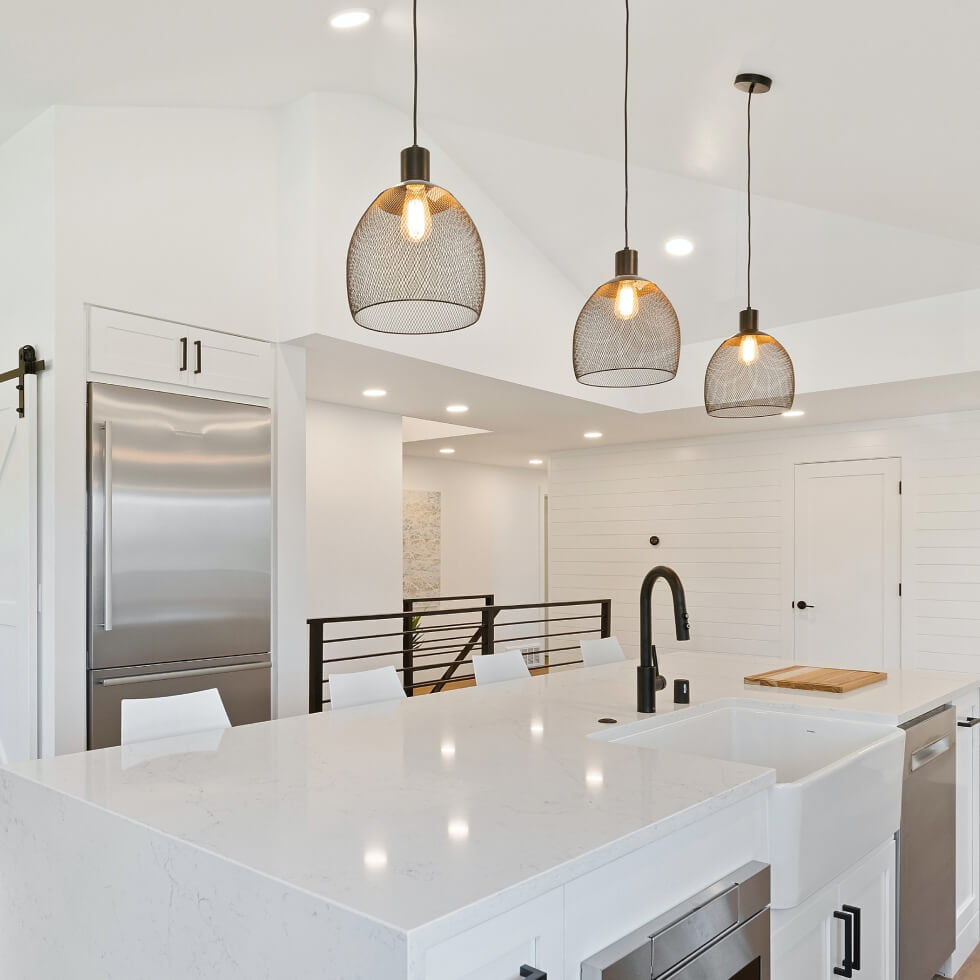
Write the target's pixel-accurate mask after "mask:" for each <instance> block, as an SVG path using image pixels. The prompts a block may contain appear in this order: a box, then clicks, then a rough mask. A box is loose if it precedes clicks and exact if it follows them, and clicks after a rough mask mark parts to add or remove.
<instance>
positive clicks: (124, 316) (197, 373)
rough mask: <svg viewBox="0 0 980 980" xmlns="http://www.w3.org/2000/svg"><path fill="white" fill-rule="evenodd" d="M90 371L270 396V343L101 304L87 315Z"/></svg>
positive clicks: (250, 394) (257, 396) (260, 396)
mask: <svg viewBox="0 0 980 980" xmlns="http://www.w3.org/2000/svg"><path fill="white" fill-rule="evenodd" d="M89 369H90V370H91V371H93V372H95V373H97V374H109V375H116V376H118V377H121V378H128V379H132V380H137V381H149V382H158V383H163V384H169V385H187V386H190V387H194V388H200V389H204V390H206V391H219V392H227V393H229V394H235V395H249V396H251V397H254V398H268V397H270V395H271V394H272V349H271V346H270V345H269V344H267V343H265V342H263V341H260V340H249V339H248V338H246V337H236V336H233V335H232V334H224V333H216V332H215V331H213V330H202V329H201V328H200V327H189V326H187V325H186V324H182V323H173V322H171V321H169V320H158V319H156V318H155V317H149V316H138V315H136V314H134V313H119V312H117V311H115V310H107V309H104V308H102V307H92V308H91V310H90V314H89Z"/></svg>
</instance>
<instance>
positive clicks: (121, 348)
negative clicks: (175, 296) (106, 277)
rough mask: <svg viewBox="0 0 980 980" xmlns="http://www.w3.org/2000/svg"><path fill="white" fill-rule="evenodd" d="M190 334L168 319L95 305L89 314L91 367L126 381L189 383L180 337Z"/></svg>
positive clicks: (93, 369)
mask: <svg viewBox="0 0 980 980" xmlns="http://www.w3.org/2000/svg"><path fill="white" fill-rule="evenodd" d="M187 331H188V328H187V327H185V326H183V325H182V324H180V323H171V322H170V321H169V320H156V319H154V318H153V317H149V316H134V315H133V314H132V313H118V312H116V311H115V310H105V309H102V308H101V307H95V306H94V307H92V309H91V310H90V311H89V368H90V369H91V370H92V371H97V372H98V373H100V374H118V375H119V376H120V377H123V378H140V379H142V380H145V381H160V382H164V383H166V384H181V383H182V382H184V383H186V382H187V372H186V368H185V369H182V368H181V363H182V347H183V345H182V344H181V337H185V336H186V335H187Z"/></svg>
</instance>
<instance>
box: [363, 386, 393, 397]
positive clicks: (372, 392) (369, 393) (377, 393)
mask: <svg viewBox="0 0 980 980" xmlns="http://www.w3.org/2000/svg"><path fill="white" fill-rule="evenodd" d="M361 394H362V395H363V396H364V397H365V398H384V396H385V395H387V394H388V392H387V391H385V390H384V388H365V389H364V391H362V392H361Z"/></svg>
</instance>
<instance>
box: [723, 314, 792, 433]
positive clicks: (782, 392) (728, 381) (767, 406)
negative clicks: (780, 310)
mask: <svg viewBox="0 0 980 980" xmlns="http://www.w3.org/2000/svg"><path fill="white" fill-rule="evenodd" d="M746 340H748V341H749V346H748V349H747V350H745V349H743V343H744V342H745V341H746ZM753 341H754V344H755V346H754V347H752V342H753ZM749 358H754V359H753V360H752V361H751V363H749V364H746V363H745V361H746V360H748V359H749ZM795 390H796V379H795V377H794V375H793V362H792V361H791V360H790V358H789V354H787V353H786V350H785V348H784V347H783V345H782V344H780V343H779V341H778V340H775V339H774V338H772V337H770V336H769V334H765V333H751V334H741V333H740V334H736V335H735V336H734V337H729V338H728V340H726V341H725V342H724V343H723V344H722V345H721V347H719V348H718V350H716V351H715V352H714V354H713V355H712V356H711V360H710V361H709V362H708V370H707V371H706V372H705V376H704V407H705V408H706V409H707V411H708V414H709V415H713V416H714V417H715V418H720V419H752V418H760V417H762V416H764V415H779V414H781V413H782V412H785V411H788V410H789V409H790V408H792V407H793V397H794V394H795Z"/></svg>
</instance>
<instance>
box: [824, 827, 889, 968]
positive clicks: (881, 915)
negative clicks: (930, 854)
mask: <svg viewBox="0 0 980 980" xmlns="http://www.w3.org/2000/svg"><path fill="white" fill-rule="evenodd" d="M838 898H839V903H838V906H837V907H838V908H843V906H845V905H847V906H849V907H853V908H857V909H860V917H861V922H860V939H861V969H860V973H859V974H857V975H858V976H861V977H866V978H868V980H892V978H893V977H894V976H895V843H894V841H889V842H888V843H887V844H885V845H883V846H882V847H880V848H878V850H876V851H875V852H874V853H873V854H872V855H871V856H870V857H869V858H868V859H867V860H865V861H862V862H861V864H859V865H858V866H857V867H856V868H855V869H854V870H853V871H851V872H849V873H848V874H847V875H846V876H845V877H844V879H843V880H842V881H841V884H840V888H839V889H838ZM831 956H832V965H834V966H836V965H838V964H840V963H841V962H842V960H843V957H844V944H843V926H842V925H841V926H839V927H838V929H837V930H836V935H835V944H834V948H833V950H832V953H831Z"/></svg>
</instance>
